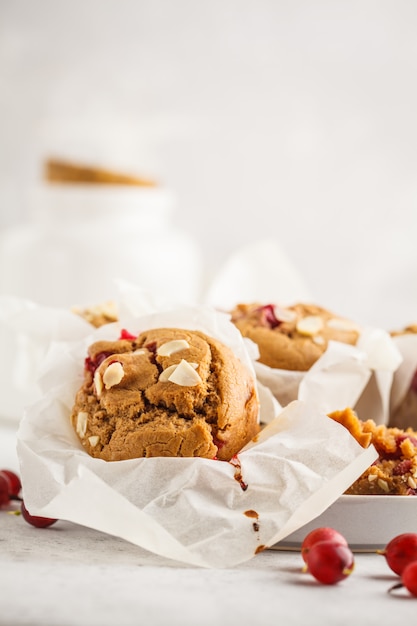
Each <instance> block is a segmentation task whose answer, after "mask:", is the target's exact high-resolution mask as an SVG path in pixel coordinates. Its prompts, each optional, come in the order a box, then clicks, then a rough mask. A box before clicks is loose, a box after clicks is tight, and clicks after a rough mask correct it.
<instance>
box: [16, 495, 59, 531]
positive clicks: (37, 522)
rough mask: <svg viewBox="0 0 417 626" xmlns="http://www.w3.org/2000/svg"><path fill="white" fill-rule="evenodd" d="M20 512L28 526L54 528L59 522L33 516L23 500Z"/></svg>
mask: <svg viewBox="0 0 417 626" xmlns="http://www.w3.org/2000/svg"><path fill="white" fill-rule="evenodd" d="M20 510H21V513H22V516H23V519H25V520H26V522H28V524H31V525H32V526H36V528H46V527H47V526H52V524H55V522H57V521H58V520H56V519H54V518H52V517H39V516H37V515H31V514H30V513H29V511H28V510H27V508H26V506H25V503H24V502H23V500H22V503H21V505H20Z"/></svg>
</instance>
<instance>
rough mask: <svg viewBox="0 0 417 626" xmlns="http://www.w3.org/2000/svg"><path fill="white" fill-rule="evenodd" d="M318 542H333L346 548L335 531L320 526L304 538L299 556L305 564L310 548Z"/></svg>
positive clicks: (345, 543) (343, 540)
mask: <svg viewBox="0 0 417 626" xmlns="http://www.w3.org/2000/svg"><path fill="white" fill-rule="evenodd" d="M318 541H333V542H334V543H339V544H341V545H343V546H347V545H348V542H347V541H346V539H345V538H344V536H343V535H341V534H340V533H339V532H338V531H337V530H335V529H334V528H330V527H328V526H322V527H320V528H314V530H312V531H311V532H309V533H308V535H306V536H305V537H304V540H303V543H302V544H301V556H302V557H303V560H304V562H305V563H307V558H308V553H309V551H310V549H311V547H312V546H313V545H314V544H315V543H317V542H318Z"/></svg>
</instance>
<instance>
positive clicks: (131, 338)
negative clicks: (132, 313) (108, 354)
mask: <svg viewBox="0 0 417 626" xmlns="http://www.w3.org/2000/svg"><path fill="white" fill-rule="evenodd" d="M121 339H127V340H128V341H135V339H137V335H132V333H130V332H129V331H128V330H126V328H122V330H121V331H120V337H119V340H121Z"/></svg>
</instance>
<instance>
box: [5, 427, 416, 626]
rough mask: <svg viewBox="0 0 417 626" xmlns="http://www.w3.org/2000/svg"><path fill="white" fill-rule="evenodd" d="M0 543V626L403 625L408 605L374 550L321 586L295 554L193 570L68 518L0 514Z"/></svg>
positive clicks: (8, 457) (9, 447)
mask: <svg viewBox="0 0 417 626" xmlns="http://www.w3.org/2000/svg"><path fill="white" fill-rule="evenodd" d="M14 439H15V435H14V428H13V427H11V426H9V427H6V426H5V425H4V424H3V427H2V428H1V429H0V459H1V463H0V464H1V466H2V467H16V466H15V461H16V457H15V452H14ZM0 546H1V550H0V598H1V610H0V625H1V626H107V625H108V626H114V625H115V624H117V626H130V625H132V626H133V625H135V624H139V623H140V624H150V625H152V626H157V625H160V626H164V625H168V624H169V625H170V626H175V625H178V626H196V625H198V626H206V625H207V626H212V625H213V624H215V623H223V624H225V623H233V624H239V625H241V626H253V625H254V624H259V625H262V626H269V625H271V626H276V624H284V625H285V626H291V625H293V624H294V625H298V624H305V623H308V624H311V625H316V624H317V625H318V624H320V625H322V624H332V626H337V625H338V624H340V625H343V626H344V625H346V624H355V623H358V624H361V625H362V624H364V625H365V626H367V625H369V626H373V625H375V626H384V624H387V625H388V624H392V620H393V617H394V616H395V620H396V622H398V623H408V622H409V621H410V620H411V619H414V616H415V611H416V606H417V604H416V602H417V600H415V599H413V598H411V596H409V595H408V594H407V593H406V592H405V591H400V592H396V595H390V594H388V593H387V590H388V589H389V587H390V586H391V585H392V584H394V583H395V582H396V580H397V578H396V577H395V575H393V574H392V572H391V571H390V570H389V568H388V566H387V565H386V563H385V560H384V559H383V557H381V556H379V555H376V554H356V555H355V558H356V567H355V571H354V572H353V574H352V575H351V576H350V577H349V578H348V579H347V580H345V581H343V582H341V583H340V584H339V585H336V586H332V587H329V586H322V585H319V584H318V583H316V582H315V581H314V580H313V579H312V578H311V577H310V576H309V575H308V574H305V573H303V572H302V571H301V568H302V560H301V556H300V554H299V553H298V552H287V551H277V550H274V551H273V550H268V551H265V552H263V553H261V554H259V555H257V556H256V557H254V558H253V559H252V560H250V561H248V562H247V563H244V564H242V565H240V566H237V567H235V568H233V569H224V570H223V569H217V570H206V569H197V568H192V567H189V566H187V565H184V564H181V563H175V562H172V561H168V560H166V559H164V558H162V557H159V556H155V555H153V554H150V553H148V552H146V551H144V550H142V549H141V548H139V547H137V546H134V545H131V544H129V543H127V542H125V541H124V540H122V539H118V538H115V537H112V536H109V535H104V534H102V533H99V532H97V531H94V530H91V529H88V528H83V527H81V526H78V525H75V524H72V523H69V522H63V521H59V522H57V523H56V524H55V525H54V526H51V527H49V528H47V529H36V528H33V527H32V526H30V525H28V524H27V523H26V522H25V521H24V520H23V518H22V517H21V516H16V515H13V514H9V513H8V512H7V511H6V510H2V511H0Z"/></svg>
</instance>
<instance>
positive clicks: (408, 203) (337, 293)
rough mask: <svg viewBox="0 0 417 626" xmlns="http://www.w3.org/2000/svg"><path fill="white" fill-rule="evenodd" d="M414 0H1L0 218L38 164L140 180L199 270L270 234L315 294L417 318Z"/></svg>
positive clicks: (391, 321)
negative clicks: (170, 215) (189, 243)
mask: <svg viewBox="0 0 417 626" xmlns="http://www.w3.org/2000/svg"><path fill="white" fill-rule="evenodd" d="M416 79H417V2H415V0H395V1H394V0H391V1H388V0H381V1H377V0H373V1H372V0H358V1H355V0H351V1H338V0H333V1H332V0H327V1H326V0H317V1H314V0H304V1H303V0H293V1H291V0H253V1H245V0H210V2H208V1H206V0H202V1H198V0H194V1H193V0H172V1H170V0H71V2H63V1H61V0H36V1H33V0H26V1H25V0H0V85H1V87H0V228H6V226H9V225H10V224H12V223H14V222H16V221H17V220H19V219H24V217H25V215H26V212H27V209H28V207H27V201H26V199H25V192H26V190H27V189H29V188H30V187H31V186H32V185H33V184H34V183H35V182H36V180H37V178H38V177H39V171H40V167H41V164H42V161H43V159H44V158H45V157H46V156H50V155H51V154H52V155H60V156H65V157H69V158H74V159H77V160H81V161H88V162H94V163H96V164H98V165H108V166H111V167H113V168H118V169H123V170H125V171H127V172H132V173H139V174H143V175H150V176H152V177H155V178H157V179H158V180H159V181H160V182H162V183H163V184H164V185H166V186H168V187H169V188H171V189H173V190H174V191H175V192H176V194H177V196H178V199H179V207H178V210H177V216H176V220H177V223H178V224H179V225H180V226H181V227H182V228H183V229H185V230H187V231H188V232H189V233H190V234H191V235H192V236H193V237H194V238H195V239H196V240H197V241H198V243H199V244H200V246H201V247H202V250H203V253H204V256H205V262H206V265H207V268H208V271H209V272H212V271H214V269H215V268H217V267H218V266H219V265H220V264H221V263H222V262H223V260H224V259H226V258H227V256H228V255H229V253H231V252H232V251H234V250H236V249H238V248H240V246H242V245H243V244H246V243H249V242H251V241H253V240H258V239H262V238H263V237H264V236H266V235H267V236H268V237H271V236H272V237H274V238H275V239H276V241H277V242H278V243H279V245H280V246H281V247H282V248H283V250H284V251H285V252H286V253H287V254H288V255H289V256H290V258H291V259H292V261H293V263H294V265H295V266H296V268H297V269H298V270H299V271H300V272H301V274H302V276H303V277H304V279H305V281H306V282H307V284H308V286H309V288H310V289H311V292H312V293H313V294H314V298H315V300H316V301H317V302H319V303H321V304H323V305H324V306H327V307H329V308H332V309H333V310H335V311H337V312H338V313H340V314H345V315H347V316H352V317H355V318H356V319H358V320H359V321H362V322H364V323H372V324H378V325H379V324H380V325H383V326H386V327H389V328H397V327H400V326H402V325H404V324H407V323H410V322H413V321H417V290H416V280H417V246H416V239H417V177H416V166H417V80H416Z"/></svg>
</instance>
